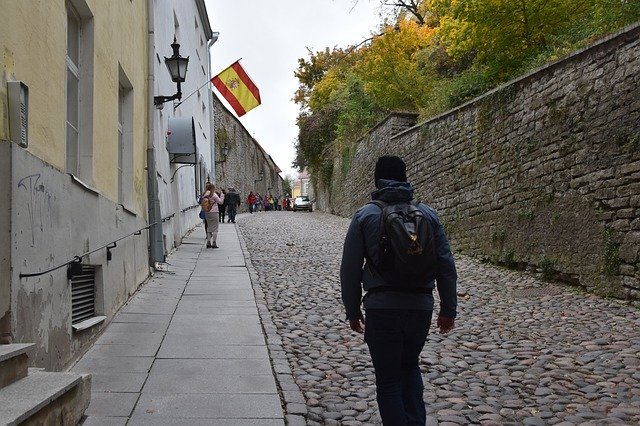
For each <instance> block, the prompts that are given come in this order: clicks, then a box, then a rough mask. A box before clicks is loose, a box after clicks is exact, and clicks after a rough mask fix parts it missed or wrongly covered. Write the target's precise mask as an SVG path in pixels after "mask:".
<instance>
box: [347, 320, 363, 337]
mask: <svg viewBox="0 0 640 426" xmlns="http://www.w3.org/2000/svg"><path fill="white" fill-rule="evenodd" d="M349 327H351V329H352V330H353V331H355V332H356V333H360V334H362V333H364V322H362V318H358V319H352V320H349Z"/></svg>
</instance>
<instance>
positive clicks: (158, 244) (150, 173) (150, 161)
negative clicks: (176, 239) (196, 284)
mask: <svg viewBox="0 0 640 426" xmlns="http://www.w3.org/2000/svg"><path fill="white" fill-rule="evenodd" d="M153 2H154V0H147V49H148V55H149V56H148V64H147V65H148V71H147V72H148V74H147V90H148V94H147V111H148V113H147V124H148V126H149V127H148V129H147V132H148V133H147V197H148V209H149V221H148V224H149V225H151V224H154V225H153V226H151V227H150V228H149V266H152V267H155V265H156V263H157V262H164V260H165V259H164V242H163V239H162V220H161V218H160V200H159V199H158V177H157V171H156V152H155V140H154V127H155V114H156V111H155V107H154V106H153V91H154V85H155V79H154V66H155V62H154V60H155V50H156V48H155V39H154V18H153Z"/></svg>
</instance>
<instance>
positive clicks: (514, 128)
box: [325, 24, 640, 299]
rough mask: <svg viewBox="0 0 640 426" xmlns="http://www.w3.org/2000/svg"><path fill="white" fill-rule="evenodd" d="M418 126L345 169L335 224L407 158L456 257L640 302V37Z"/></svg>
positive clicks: (388, 132) (393, 120) (384, 126)
mask: <svg viewBox="0 0 640 426" xmlns="http://www.w3.org/2000/svg"><path fill="white" fill-rule="evenodd" d="M412 120H414V122H415V116H411V115H410V114H392V115H390V116H389V117H387V119H386V120H385V121H383V122H382V123H381V124H380V125H378V126H377V127H376V128H374V129H373V130H372V131H371V133H370V134H369V136H368V137H367V138H365V139H363V140H361V141H360V142H359V143H358V145H357V147H356V152H355V154H354V156H353V158H352V159H351V160H350V161H351V164H348V165H347V164H343V163H342V161H343V160H341V159H339V160H336V164H335V169H334V179H333V182H332V183H331V185H332V189H331V191H330V193H331V197H330V201H329V204H330V210H331V211H332V212H334V213H336V214H339V215H343V216H350V215H351V214H353V212H354V211H355V209H357V208H358V207H359V206H360V205H361V204H363V203H364V202H366V200H368V199H369V193H370V192H371V191H373V190H374V186H373V170H374V165H375V161H376V159H377V157H378V156H380V155H383V154H388V153H391V154H395V155H399V156H401V157H403V158H404V159H405V160H406V162H407V166H408V178H409V180H410V182H411V183H412V184H413V185H414V186H415V188H416V198H417V199H420V200H422V201H424V202H426V203H428V204H430V205H432V206H433V207H435V208H436V209H437V210H438V212H439V214H440V216H441V219H442V221H443V223H444V224H445V226H446V229H447V232H448V234H449V237H450V239H451V241H452V246H453V248H454V249H455V250H456V251H459V252H462V253H467V254H471V255H474V256H477V257H480V258H484V259H488V260H491V261H493V262H497V263H502V264H506V265H509V266H519V267H532V268H536V269H537V270H539V271H542V272H543V273H544V274H545V275H547V276H549V277H557V278H561V279H564V280H568V281H571V282H574V283H578V284H580V285H581V286H584V287H586V288H587V289H589V290H592V291H597V292H600V293H603V294H612V295H616V296H619V297H629V298H633V299H640V268H639V265H638V261H639V250H640V25H638V24H636V25H634V26H631V27H628V28H626V29H624V30H623V31H621V32H619V33H617V34H615V35H613V36H611V37H608V38H606V39H603V40H601V41H599V42H597V43H595V44H593V45H591V46H590V47H588V48H585V49H583V50H581V51H578V52H575V53H574V54H573V55H571V56H569V57H567V58H565V59H563V60H560V61H558V62H555V63H552V64H550V65H548V66H545V67H543V68H541V69H538V70H536V71H534V72H531V73H529V74H527V75H525V76H523V77H521V78H519V79H516V80H514V81H512V82H510V83H508V84H505V85H503V86H501V87H498V88H497V89H495V90H493V91H491V92H489V93H487V94H486V95H484V96H482V97H480V98H477V99H475V100H473V101H471V102H469V103H467V104H465V105H462V106H460V107H458V108H456V109H454V110H451V111H449V112H447V113H445V114H442V115H440V116H438V117H435V118H433V119H431V120H429V121H427V122H424V123H421V124H419V125H415V126H411V124H412ZM406 126H410V128H408V129H406V130H402V129H403V128H405V127H406ZM399 130H400V132H398V131H399ZM325 196H326V197H328V195H325Z"/></svg>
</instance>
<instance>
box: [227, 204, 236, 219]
mask: <svg viewBox="0 0 640 426" xmlns="http://www.w3.org/2000/svg"><path fill="white" fill-rule="evenodd" d="M227 208H228V210H229V211H228V212H227V213H229V222H233V223H235V221H236V206H228V207H227Z"/></svg>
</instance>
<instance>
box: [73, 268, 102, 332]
mask: <svg viewBox="0 0 640 426" xmlns="http://www.w3.org/2000/svg"><path fill="white" fill-rule="evenodd" d="M70 281H71V324H77V323H79V322H81V321H84V320H86V319H89V318H91V317H94V316H95V315H96V268H95V266H90V265H82V272H80V273H79V274H77V275H74V276H73V277H72V278H71V279H70Z"/></svg>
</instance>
